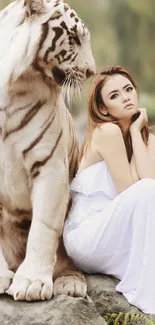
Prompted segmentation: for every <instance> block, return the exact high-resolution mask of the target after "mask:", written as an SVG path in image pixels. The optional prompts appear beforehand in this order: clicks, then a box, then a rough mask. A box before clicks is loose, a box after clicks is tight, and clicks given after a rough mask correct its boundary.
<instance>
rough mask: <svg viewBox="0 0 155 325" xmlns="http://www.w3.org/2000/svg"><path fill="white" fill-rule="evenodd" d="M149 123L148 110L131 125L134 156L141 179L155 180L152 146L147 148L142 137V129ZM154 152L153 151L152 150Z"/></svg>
mask: <svg viewBox="0 0 155 325" xmlns="http://www.w3.org/2000/svg"><path fill="white" fill-rule="evenodd" d="M146 123H147V115H146V110H145V109H141V110H140V116H139V117H138V119H137V120H136V121H135V122H133V123H132V124H131V127H130V134H131V139H132V147H133V154H134V157H135V162H136V169H137V173H138V175H139V178H140V179H142V178H153V179H155V164H154V162H153V160H152V158H151V155H150V145H148V146H146V145H145V143H144V141H143V139H142V135H141V129H142V128H143V127H144V125H145V124H146ZM151 151H152V150H151Z"/></svg>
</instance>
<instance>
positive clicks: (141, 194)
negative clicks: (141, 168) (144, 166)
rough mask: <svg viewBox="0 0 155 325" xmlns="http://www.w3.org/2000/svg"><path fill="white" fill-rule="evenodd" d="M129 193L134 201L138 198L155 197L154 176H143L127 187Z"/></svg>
mask: <svg viewBox="0 0 155 325" xmlns="http://www.w3.org/2000/svg"><path fill="white" fill-rule="evenodd" d="M127 193H128V194H127V195H128V196H129V198H130V199H133V200H134V201H135V200H136V201H137V200H138V199H145V198H146V199H148V198H151V197H155V180H154V179H152V178H143V179H141V180H139V181H138V182H136V183H135V184H133V185H132V186H130V188H129V189H127Z"/></svg>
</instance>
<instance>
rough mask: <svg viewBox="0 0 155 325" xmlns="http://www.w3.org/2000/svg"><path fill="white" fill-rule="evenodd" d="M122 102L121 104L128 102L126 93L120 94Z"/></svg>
mask: <svg viewBox="0 0 155 325" xmlns="http://www.w3.org/2000/svg"><path fill="white" fill-rule="evenodd" d="M122 100H123V102H127V101H128V100H129V96H128V94H127V93H124V94H122Z"/></svg>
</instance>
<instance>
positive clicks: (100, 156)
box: [64, 66, 155, 314]
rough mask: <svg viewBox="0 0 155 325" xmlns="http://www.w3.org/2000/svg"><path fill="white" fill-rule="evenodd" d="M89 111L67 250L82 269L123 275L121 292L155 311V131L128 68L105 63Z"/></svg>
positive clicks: (74, 185) (66, 236) (73, 187)
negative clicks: (142, 106) (140, 105)
mask: <svg viewBox="0 0 155 325" xmlns="http://www.w3.org/2000/svg"><path fill="white" fill-rule="evenodd" d="M88 114H89V116H88V117H89V125H88V130H87V135H86V139H85V142H84V145H83V147H82V150H81V161H80V165H79V170H78V173H77V175H76V176H75V178H74V180H73V181H72V184H71V191H72V199H73V203H72V207H71V210H70V213H69V216H68V219H67V221H66V223H65V227H64V242H65V246H66V249H67V252H68V254H69V255H70V256H71V257H72V258H73V259H74V261H75V263H76V264H77V265H78V266H79V267H80V268H81V269H82V270H83V271H85V272H87V273H97V272H100V273H104V274H109V275H113V276H115V277H116V278H118V279H120V280H121V281H120V282H119V284H118V285H117V287H116V290H117V291H119V292H122V293H123V294H124V296H125V297H126V298H127V299H128V301H129V302H130V303H131V304H133V305H135V306H137V307H138V308H140V309H141V310H142V311H143V312H146V313H152V314H155V298H154V296H155V280H154V279H155V278H154V277H155V275H154V274H155V251H154V248H155V137H154V136H153V135H152V134H151V133H150V132H149V129H148V119H147V113H146V109H144V108H139V98H138V90H137V87H136V84H135V82H134V80H133V78H132V77H131V75H130V74H129V72H128V71H126V70H125V69H124V68H122V67H119V66H116V67H110V68H105V69H104V70H103V72H102V73H101V74H100V75H98V76H97V77H96V78H95V80H94V82H93V84H92V87H91V91H90V96H89V106H88Z"/></svg>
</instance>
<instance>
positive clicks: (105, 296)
mask: <svg viewBox="0 0 155 325" xmlns="http://www.w3.org/2000/svg"><path fill="white" fill-rule="evenodd" d="M86 278H87V283H88V295H89V296H90V298H91V299H92V300H93V302H94V303H95V306H96V308H97V310H98V311H99V313H100V314H101V315H102V316H105V315H106V314H111V313H116V314H119V313H120V312H123V313H136V314H141V315H144V314H143V313H142V312H141V311H140V310H139V309H138V308H136V307H134V306H131V305H130V304H129V303H128V301H127V299H126V298H125V297H124V296H123V295H122V294H121V293H118V292H116V290H115V287H116V285H117V283H118V282H119V281H118V280H117V279H115V278H113V277H111V276H106V275H90V276H86ZM147 316H148V317H149V318H150V319H152V320H153V321H155V316H153V315H147ZM130 324H134V325H135V324H136V322H135V321H134V322H130ZM137 324H138V325H139V324H142V325H143V324H146V322H144V321H141V322H139V321H138V323H137Z"/></svg>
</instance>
